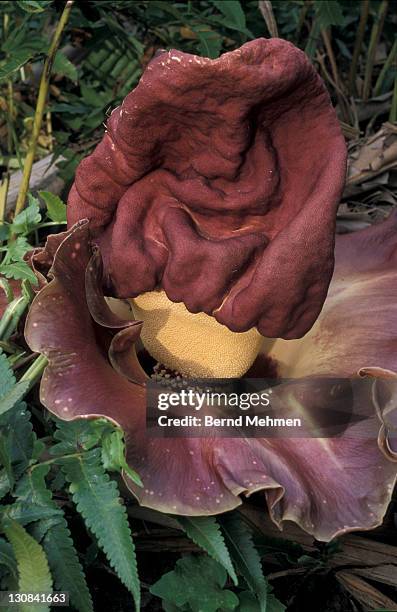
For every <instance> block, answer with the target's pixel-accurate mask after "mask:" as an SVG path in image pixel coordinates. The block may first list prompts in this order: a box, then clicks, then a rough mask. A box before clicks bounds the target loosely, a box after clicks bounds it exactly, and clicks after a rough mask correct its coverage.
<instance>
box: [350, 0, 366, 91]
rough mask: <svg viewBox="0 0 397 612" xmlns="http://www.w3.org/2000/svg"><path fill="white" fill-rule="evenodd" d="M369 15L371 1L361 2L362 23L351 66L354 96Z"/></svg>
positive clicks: (351, 86)
mask: <svg viewBox="0 0 397 612" xmlns="http://www.w3.org/2000/svg"><path fill="white" fill-rule="evenodd" d="M368 14H369V0H362V2H361V15H360V23H359V24H358V30H357V36H356V40H355V43H354V50H353V57H352V63H351V65H350V72H349V94H350V95H351V96H352V95H353V94H354V92H355V89H356V74H357V63H358V58H359V57H360V51H361V47H362V44H363V40H364V35H365V28H366V27H367V21H368Z"/></svg>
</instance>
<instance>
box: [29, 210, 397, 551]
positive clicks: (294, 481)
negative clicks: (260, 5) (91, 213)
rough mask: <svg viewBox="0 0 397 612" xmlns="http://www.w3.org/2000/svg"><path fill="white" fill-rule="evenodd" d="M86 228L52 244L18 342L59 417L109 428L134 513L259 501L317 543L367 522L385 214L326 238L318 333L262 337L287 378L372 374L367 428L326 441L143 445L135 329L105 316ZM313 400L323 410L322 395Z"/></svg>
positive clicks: (396, 242)
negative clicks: (139, 508)
mask: <svg viewBox="0 0 397 612" xmlns="http://www.w3.org/2000/svg"><path fill="white" fill-rule="evenodd" d="M88 227H89V226H88V223H87V222H86V221H80V222H78V223H77V224H76V225H75V226H74V227H72V228H71V229H70V230H69V231H68V232H67V233H66V234H64V235H63V237H62V240H61V242H60V245H59V247H58V249H57V250H56V252H55V257H54V261H53V264H52V267H51V269H50V270H49V271H48V272H47V274H46V276H47V280H48V283H47V284H46V285H45V286H44V288H43V289H41V291H40V292H39V293H38V295H37V296H36V297H35V299H34V301H33V304H32V306H31V309H30V312H29V315H28V319H27V323H26V330H25V335H26V339H27V342H28V344H29V345H30V347H31V348H32V350H34V351H38V352H40V353H43V354H45V355H46V356H47V357H48V360H49V365H48V366H47V368H46V370H45V372H44V375H43V379H42V383H41V400H42V402H43V404H44V405H45V406H46V407H47V408H48V409H49V410H50V411H51V412H52V413H54V414H56V415H57V416H59V417H60V418H62V419H65V420H73V419H77V418H93V417H95V416H103V417H106V418H108V419H110V420H112V421H113V422H115V423H117V424H119V425H120V426H121V427H122V428H123V430H124V432H125V438H126V448H127V461H128V463H129V464H130V465H131V466H132V467H133V468H134V469H135V470H137V472H138V473H139V475H140V476H141V479H142V482H143V484H144V487H143V488H140V487H138V486H136V485H135V484H134V483H133V482H132V481H131V480H130V479H129V478H128V475H126V474H125V475H124V478H125V481H126V484H127V486H128V487H129V488H130V490H131V491H132V492H133V494H134V495H135V496H136V497H137V498H138V500H139V502H140V503H141V504H142V505H144V506H148V507H151V508H155V509H157V510H160V511H163V512H168V513H174V514H183V515H209V514H217V513H220V512H224V511H227V510H230V509H232V508H235V507H236V506H238V505H239V504H240V503H241V501H242V500H241V496H244V495H245V496H249V495H251V494H252V493H255V492H262V494H263V496H264V499H265V500H266V502H267V507H268V510H269V513H270V516H271V517H272V519H273V521H274V522H275V523H276V524H277V525H279V526H280V528H281V526H282V524H283V522H284V521H295V522H296V523H297V524H298V525H300V526H301V527H302V528H303V529H305V530H306V531H308V532H309V533H311V534H313V535H314V536H315V537H316V538H317V539H319V540H329V539H331V538H332V537H333V536H335V535H337V534H341V533H344V532H346V531H349V530H355V529H372V528H374V527H376V526H377V525H379V524H380V523H381V521H382V518H383V516H384V513H385V511H386V508H387V505H388V503H389V501H390V497H391V492H392V488H393V485H394V483H395V479H396V470H397V463H396V461H397V444H396V440H395V437H394V436H395V431H396V410H395V396H396V393H395V389H396V387H395V385H396V371H397V363H396V360H397V351H396V348H397V338H396V331H395V330H396V329H397V325H396V320H395V319H396V316H397V315H396V306H395V305H396V302H397V282H396V281H397V272H396V266H395V265H394V263H395V262H394V260H395V259H396V256H397V255H396V253H397V217H396V216H393V217H390V218H389V219H388V220H387V221H386V222H385V223H383V224H380V225H377V226H374V227H371V228H370V229H368V230H364V231H362V232H357V233H355V234H352V235H346V236H342V237H338V238H337V244H336V262H337V265H336V269H335V274H334V277H333V281H332V283H331V286H330V291H329V296H328V298H327V300H326V301H325V304H324V308H323V311H322V314H321V316H320V318H319V320H318V323H317V324H316V325H315V326H314V327H313V329H312V330H311V331H310V332H309V333H308V334H307V335H306V336H305V337H303V338H302V339H300V340H294V341H293V342H288V343H287V342H286V341H285V340H281V339H280V340H276V341H275V342H274V344H273V347H272V349H271V352H270V355H271V356H272V357H273V359H274V360H277V364H278V369H279V371H280V372H285V373H289V375H291V376H297V377H299V376H307V375H312V374H321V375H322V376H330V377H332V376H353V375H359V374H361V375H367V376H368V377H372V378H373V380H372V378H369V379H368V382H369V385H367V386H366V387H365V389H367V392H366V393H363V394H362V396H361V398H360V400H361V402H362V404H363V407H365V408H366V412H368V411H372V410H373V411H375V412H376V413H377V419H376V420H375V419H372V420H365V421H364V420H363V421H359V422H354V423H352V424H351V425H349V426H348V427H347V428H346V429H345V430H344V431H343V433H341V434H340V435H338V436H336V437H329V438H263V439H259V438H236V439H229V438H221V437H212V438H199V439H198V438H173V439H172V438H170V439H161V438H148V437H147V436H146V423H145V416H146V403H145V402H146V388H145V380H146V374H145V372H144V371H143V369H142V367H141V365H140V363H139V361H138V358H137V356H136V353H135V349H134V342H135V341H136V339H137V338H138V336H139V333H140V331H141V323H140V322H137V321H126V320H121V319H119V318H118V316H117V315H115V313H114V312H113V311H112V310H110V308H109V306H108V303H107V301H106V299H105V297H104V295H103V270H102V264H101V257H100V252H99V251H98V249H97V248H96V247H93V246H92V243H93V242H95V239H94V241H92V239H91V237H90V233H89V229H88ZM46 253H47V251H46V250H44V251H43V252H42V253H41V259H42V260H43V261H48V257H47V255H46ZM39 255H40V254H37V253H36V255H35V257H38V256H39ZM136 270H137V274H138V275H139V269H138V266H137V268H136ZM42 272H43V270H42ZM132 274H133V270H131V275H132ZM289 346H291V347H292V348H291V350H289V349H288V347H289ZM298 380H299V379H298ZM372 383H373V384H372ZM280 387H282V384H281V385H280ZM281 391H282V389H281ZM317 403H318V405H320V406H321V410H324V411H327V409H328V405H327V396H326V394H324V396H323V397H317ZM306 408H307V406H305V404H304V403H303V404H302V406H301V410H302V411H303V412H304V411H305V410H306ZM393 432H394V433H393Z"/></svg>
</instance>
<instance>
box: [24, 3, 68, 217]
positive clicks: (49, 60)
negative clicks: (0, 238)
mask: <svg viewBox="0 0 397 612" xmlns="http://www.w3.org/2000/svg"><path fill="white" fill-rule="evenodd" d="M73 3H74V0H67V2H66V4H65V7H64V9H63V12H62V15H61V18H60V20H59V22H58V25H57V27H56V30H55V33H54V36H53V38H52V41H51V45H50V48H49V50H48V54H47V57H46V60H45V62H44V67H43V72H42V74H41V79H40V86H39V94H38V97H37V104H36V110H35V114H34V120H33V130H32V136H31V138H30V143H29V149H28V152H27V155H26V159H25V165H24V169H23V176H22V181H21V186H20V189H19V193H18V199H17V203H16V205H15V215H17V214H18V213H20V212H21V210H22V209H23V207H24V205H25V200H26V195H27V193H28V189H29V181H30V175H31V173H32V167H33V161H34V156H35V153H36V147H37V140H38V137H39V135H40V130H41V125H42V121H43V113H44V108H45V104H46V100H47V94H48V88H49V84H50V77H51V70H52V65H53V62H54V59H55V55H56V52H57V50H58V47H59V44H60V41H61V35H62V32H63V29H64V27H65V25H66V23H67V21H68V19H69V15H70V11H71V9H72V6H73Z"/></svg>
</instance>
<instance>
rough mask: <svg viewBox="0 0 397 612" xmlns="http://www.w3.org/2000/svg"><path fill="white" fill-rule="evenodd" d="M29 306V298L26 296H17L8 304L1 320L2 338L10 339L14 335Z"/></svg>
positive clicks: (0, 338) (0, 337) (0, 330)
mask: <svg viewBox="0 0 397 612" xmlns="http://www.w3.org/2000/svg"><path fill="white" fill-rule="evenodd" d="M28 306H29V300H28V299H27V298H26V297H25V296H21V297H19V298H16V299H15V300H13V301H12V302H11V304H9V305H8V306H7V308H6V309H5V311H4V314H3V316H2V318H1V320H0V340H8V339H9V338H10V337H11V336H12V334H13V333H14V331H15V330H16V328H17V325H18V323H19V320H20V318H21V317H22V315H23V313H24V312H25V310H26V309H27V307H28Z"/></svg>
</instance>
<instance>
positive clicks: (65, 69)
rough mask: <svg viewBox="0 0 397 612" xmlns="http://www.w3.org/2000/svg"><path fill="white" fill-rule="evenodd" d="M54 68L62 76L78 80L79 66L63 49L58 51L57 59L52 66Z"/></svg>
mask: <svg viewBox="0 0 397 612" xmlns="http://www.w3.org/2000/svg"><path fill="white" fill-rule="evenodd" d="M52 70H53V72H54V73H55V74H59V75H60V76H65V77H67V78H68V79H70V80H71V81H74V82H75V83H76V81H77V80H78V73H77V68H76V66H75V65H74V64H72V62H71V61H70V59H69V58H67V57H66V55H65V54H64V53H63V52H62V51H58V52H57V54H56V56H55V60H54V63H53V66H52Z"/></svg>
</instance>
